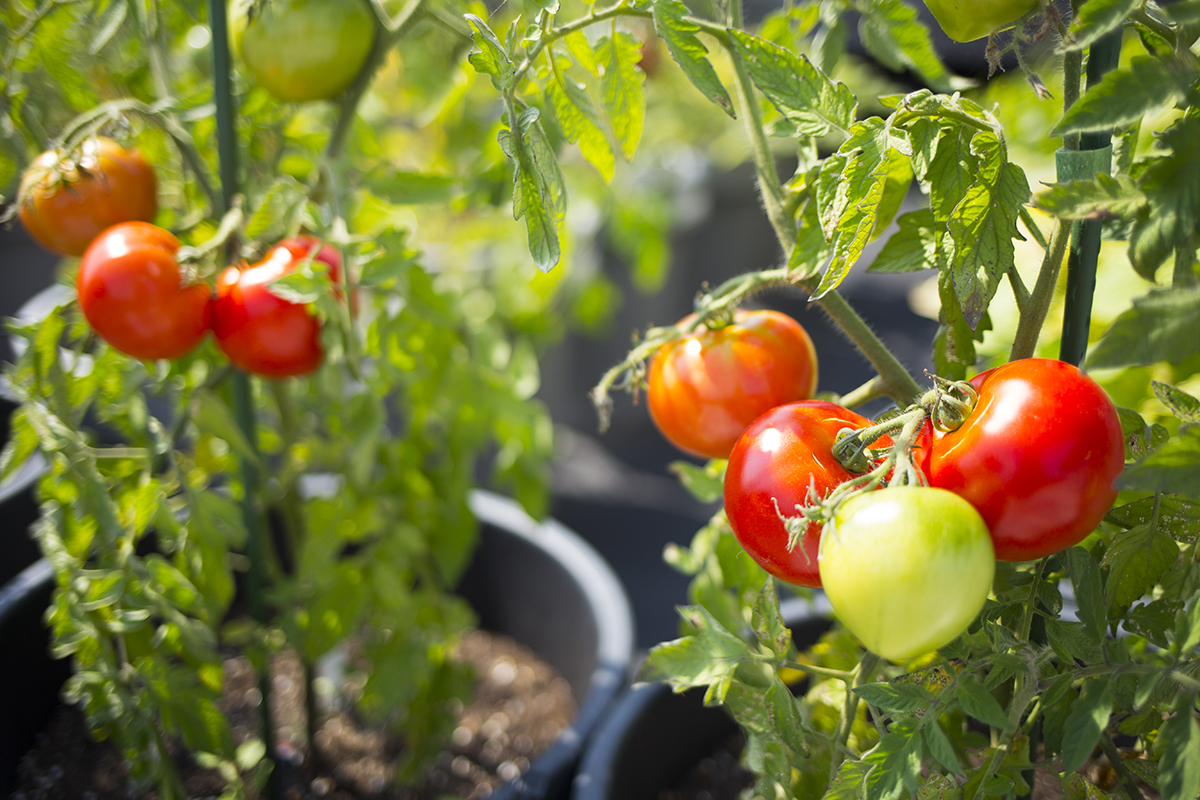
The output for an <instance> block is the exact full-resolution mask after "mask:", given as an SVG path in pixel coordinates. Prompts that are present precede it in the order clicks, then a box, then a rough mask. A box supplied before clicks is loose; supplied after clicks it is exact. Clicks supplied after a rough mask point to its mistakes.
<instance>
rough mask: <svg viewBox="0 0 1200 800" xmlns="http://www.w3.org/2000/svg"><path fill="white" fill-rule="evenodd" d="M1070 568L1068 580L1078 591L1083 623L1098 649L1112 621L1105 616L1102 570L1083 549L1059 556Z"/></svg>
mask: <svg viewBox="0 0 1200 800" xmlns="http://www.w3.org/2000/svg"><path fill="white" fill-rule="evenodd" d="M1059 558H1061V559H1062V560H1063V563H1064V564H1065V565H1066V567H1067V576H1068V577H1069V578H1070V579H1071V585H1072V586H1073V587H1074V588H1075V602H1076V603H1077V604H1078V606H1079V621H1080V622H1082V623H1083V626H1084V630H1086V631H1087V634H1088V636H1089V637H1090V638H1091V639H1092V640H1093V641H1094V642H1095V643H1096V645H1097V646H1099V645H1100V643H1101V642H1103V641H1104V631H1105V629H1106V628H1107V627H1108V618H1107V617H1106V616H1105V613H1104V591H1103V589H1102V588H1101V582H1100V567H1099V565H1097V564H1096V559H1095V558H1093V557H1092V554H1091V553H1089V552H1088V551H1087V550H1084V549H1083V548H1082V547H1072V548H1070V549H1069V550H1064V551H1063V552H1062V553H1060V554H1059Z"/></svg>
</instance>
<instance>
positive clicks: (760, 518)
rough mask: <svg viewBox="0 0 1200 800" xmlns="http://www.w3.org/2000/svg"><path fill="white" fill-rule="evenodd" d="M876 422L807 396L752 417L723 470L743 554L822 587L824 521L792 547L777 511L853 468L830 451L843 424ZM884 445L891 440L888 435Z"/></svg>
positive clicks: (791, 510) (787, 510)
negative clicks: (819, 561)
mask: <svg viewBox="0 0 1200 800" xmlns="http://www.w3.org/2000/svg"><path fill="white" fill-rule="evenodd" d="M870 424H871V422H870V420H868V419H867V418H866V417H863V416H860V415H859V414H855V413H854V412H853V411H849V410H847V409H845V408H842V407H841V406H839V405H836V404H835V403H826V402H824V401H819V400H808V401H804V402H799V403H788V404H786V405H782V406H778V407H776V408H773V409H771V410H770V411H768V412H767V413H765V414H763V415H762V416H761V417H759V418H758V419H756V420H754V422H753V423H751V424H750V426H749V427H748V428H746V430H745V432H744V433H742V435H741V437H740V438H739V439H738V441H737V444H736V445H735V446H734V448H733V452H732V453H731V454H730V456H729V464H728V466H727V467H726V468H725V492H724V496H725V513H726V514H727V515H728V516H729V524H730V526H731V527H732V528H733V532H734V534H735V535H736V536H737V538H738V541H739V542H741V544H742V547H744V548H746V552H747V553H749V554H750V556H751V558H753V559H754V560H755V561H756V562H758V564H759V566H761V567H762V568H763V569H765V570H766V571H767V572H769V573H771V574H772V575H774V576H775V577H777V578H779V579H780V580H784V581H787V582H788V583H794V584H796V585H798V586H813V587H817V586H820V585H821V576H820V572H819V570H818V568H817V552H818V547H819V545H820V541H821V525H820V523H818V522H810V523H809V524H808V525H807V526H806V527H805V530H804V534H803V538H802V539H801V541H800V542H799V543H798V544H797V545H796V547H795V548H792V549H789V548H788V532H787V530H786V529H785V527H784V524H783V521H782V520H781V519H780V518H779V514H780V513H783V514H786V515H789V516H792V515H795V513H796V507H797V506H805V505H810V504H811V502H812V500H813V497H812V495H815V496H816V498H817V499H820V498H824V497H825V496H826V495H827V494H829V492H831V491H832V490H833V489H835V488H836V487H837V486H839V485H840V484H842V483H845V482H846V481H848V480H851V479H852V478H853V477H854V474H853V473H852V472H850V471H849V470H847V469H846V468H845V467H843V466H842V465H841V464H840V463H839V462H838V460H837V459H836V458H834V456H833V445H834V442H835V441H836V440H837V435H838V433H839V432H840V431H841V430H842V429H843V428H850V429H857V428H865V427H867V426H868V425H870ZM876 444H877V446H879V447H887V446H890V445H891V439H889V438H887V437H884V438H882V439H881V440H880V441H879V442H877V443H876Z"/></svg>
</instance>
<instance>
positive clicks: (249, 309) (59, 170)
mask: <svg viewBox="0 0 1200 800" xmlns="http://www.w3.org/2000/svg"><path fill="white" fill-rule="evenodd" d="M156 213H157V198H156V186H155V173H154V168H153V167H152V166H151V165H150V164H149V163H147V162H146V160H145V159H144V158H143V157H142V155H141V154H140V153H138V152H137V151H136V150H126V149H124V148H122V147H121V146H120V145H119V144H117V143H116V142H114V141H112V140H110V139H105V138H97V139H93V140H89V141H88V142H86V143H85V144H84V145H82V147H81V148H80V150H79V154H78V156H77V157H75V158H73V159H67V158H65V156H64V154H62V153H58V152H55V151H48V152H47V153H44V154H43V155H42V156H40V157H39V158H38V159H37V160H36V161H35V162H34V164H33V165H32V166H31V167H30V169H29V170H27V171H26V174H25V176H24V179H23V180H22V185H21V205H20V216H21V221H22V223H23V224H24V225H25V227H26V228H27V229H28V230H29V232H30V234H31V235H32V236H33V237H34V238H35V239H37V240H38V241H39V242H41V243H42V244H43V245H45V246H46V247H48V248H49V249H51V250H54V251H56V252H58V253H62V254H64V255H79V256H82V258H81V260H80V263H79V273H78V276H77V278H76V283H75V286H76V291H77V294H78V297H79V306H80V309H81V310H82V311H83V315H84V317H85V318H86V319H87V321H88V324H89V325H91V327H92V329H93V330H94V331H95V332H96V334H97V335H99V336H100V337H101V338H102V339H104V340H105V341H106V342H108V343H109V344H110V345H112V346H113V347H114V348H116V349H117V350H120V351H121V352H122V353H125V354H127V355H130V356H133V357H135V358H141V359H158V358H178V357H180V356H183V355H186V354H187V353H189V352H191V351H192V350H193V349H194V348H195V347H196V346H197V345H199V344H200V342H201V341H202V340H203V339H204V337H205V335H206V334H207V333H208V332H209V330H211V331H212V332H213V336H214V338H215V339H216V342H217V345H218V346H219V347H220V348H221V350H222V351H223V352H224V353H225V354H226V355H227V356H228V357H229V360H230V361H232V362H233V363H234V364H236V365H237V366H239V367H241V368H242V369H244V370H246V371H248V372H253V373H255V374H258V375H264V376H268V377H274V378H282V377H289V376H293V375H303V374H306V373H309V372H312V371H313V370H315V369H316V368H317V367H318V366H319V365H320V363H321V359H322V356H323V351H322V348H321V323H320V321H319V320H318V318H317V317H316V316H315V315H314V314H313V313H312V312H311V311H310V310H309V309H308V308H307V307H306V306H305V305H304V304H299V303H292V302H290V301H288V300H285V299H283V298H281V297H278V296H277V295H275V294H272V293H271V291H270V290H269V289H268V288H267V286H268V284H269V283H270V282H271V281H273V280H275V279H276V278H279V277H281V276H283V275H285V274H287V273H289V272H292V271H293V270H295V269H296V268H297V267H298V266H299V265H300V264H302V263H303V262H304V261H305V260H306V259H308V258H309V257H310V252H311V251H312V250H313V249H314V248H318V247H319V249H318V250H317V252H316V254H315V255H313V256H311V258H312V259H313V260H314V261H320V262H323V263H324V264H325V265H327V268H328V271H329V277H330V280H331V281H333V282H334V283H335V284H336V283H337V282H338V281H339V280H340V275H341V256H340V255H339V253H338V251H337V250H336V249H335V248H333V247H331V246H328V245H326V246H320V242H319V241H318V240H317V239H315V238H314V237H311V236H300V237H297V238H296V239H289V240H286V241H282V242H280V243H279V244H277V245H275V246H274V247H273V248H271V249H270V250H269V251H268V252H267V254H266V257H265V258H264V259H263V260H262V261H261V262H259V263H257V264H255V265H253V266H249V267H246V266H244V265H243V266H242V267H240V268H239V267H229V268H228V269H226V270H225V271H224V272H223V273H222V274H221V275H220V277H219V278H218V280H217V291H216V295H215V296H214V294H213V292H212V290H211V289H210V288H209V286H208V285H207V284H206V283H204V282H202V281H197V282H193V283H188V282H187V281H186V279H185V276H184V273H183V271H182V270H181V269H180V264H179V261H178V260H177V258H176V254H177V253H178V251H179V248H180V243H179V240H178V239H177V238H175V236H174V234H172V233H171V232H170V231H167V230H164V229H163V228H159V227H157V226H156V225H153V224H151V222H150V220H153V219H154V217H155V215H156Z"/></svg>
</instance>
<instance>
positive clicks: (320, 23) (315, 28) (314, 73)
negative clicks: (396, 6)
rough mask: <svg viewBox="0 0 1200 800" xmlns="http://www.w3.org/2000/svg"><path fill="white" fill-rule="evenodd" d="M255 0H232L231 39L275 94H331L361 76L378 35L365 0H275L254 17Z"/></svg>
mask: <svg viewBox="0 0 1200 800" xmlns="http://www.w3.org/2000/svg"><path fill="white" fill-rule="evenodd" d="M252 1H253V0H233V2H231V3H230V9H229V38H230V44H231V46H232V49H233V51H234V52H235V53H236V54H237V55H238V56H239V57H240V58H241V60H242V63H243V64H245V65H246V69H247V70H249V72H250V74H251V75H253V76H254V79H255V81H257V82H258V84H259V85H261V86H262V87H263V88H265V89H266V90H267V91H269V92H270V93H271V94H273V95H275V96H276V97H278V98H280V99H282V100H290V101H292V102H297V103H301V102H306V101H309V100H329V99H332V98H334V97H337V96H338V95H339V94H341V93H342V92H343V91H345V89H346V88H347V87H348V86H349V85H350V84H351V83H352V82H353V81H354V79H355V78H356V77H358V74H359V72H361V71H362V69H363V66H364V65H365V64H366V61H367V58H368V56H370V54H371V49H372V47H373V46H374V44H375V35H376V31H375V18H374V14H373V13H372V11H371V8H370V6H369V5H368V4H367V1H366V0H275V2H273V3H271V4H269V5H266V6H263V8H262V10H261V12H260V13H259V14H257V15H256V16H254V17H253V18H251V17H250V6H251V4H252Z"/></svg>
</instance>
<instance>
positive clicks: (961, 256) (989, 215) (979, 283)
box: [947, 132, 1029, 330]
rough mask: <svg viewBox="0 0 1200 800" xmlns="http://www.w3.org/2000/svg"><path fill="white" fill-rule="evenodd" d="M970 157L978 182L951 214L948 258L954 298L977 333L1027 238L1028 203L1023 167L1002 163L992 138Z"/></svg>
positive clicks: (982, 139) (975, 143) (980, 138)
mask: <svg viewBox="0 0 1200 800" xmlns="http://www.w3.org/2000/svg"><path fill="white" fill-rule="evenodd" d="M971 153H972V154H973V155H975V156H976V157H977V159H978V161H977V164H978V171H977V173H976V180H975V182H974V183H972V184H971V186H970V187H969V188H968V189H967V191H966V194H965V195H964V196H963V199H962V200H961V201H960V202H959V203H958V205H956V206H955V207H954V210H953V211H952V212H951V213H950V219H949V230H950V237H949V239H948V240H947V243H948V244H952V245H953V248H952V250H951V251H950V253H949V254H948V258H949V261H950V262H951V264H952V267H951V274H952V275H953V278H954V293H955V294H956V295H957V296H958V299H959V302H960V303H961V304H962V310H963V316H964V317H965V319H966V321H967V324H968V325H970V326H971V329H972V330H974V329H975V328H976V327H977V326H978V325H979V321H980V319H982V317H983V314H984V312H985V311H986V310H987V307H988V304H989V303H991V300H992V296H993V295H995V293H996V289H997V288H998V287H999V285H1000V281H1001V280H1002V279H1003V277H1004V274H1005V273H1006V272H1008V270H1009V269H1010V268H1011V267H1012V266H1013V254H1014V247H1013V239H1020V240H1022V241H1023V240H1024V238H1025V237H1024V236H1022V235H1021V233H1020V231H1018V230H1017V215H1018V212H1019V211H1020V208H1021V206H1022V205H1024V203H1025V202H1026V201H1027V200H1028V199H1029V182H1028V181H1027V180H1026V178H1025V172H1024V171H1023V170H1022V169H1021V168H1020V167H1018V166H1016V165H1015V164H1010V163H1007V162H1005V161H1004V157H1003V148H1002V146H1001V143H1000V140H999V139H998V138H996V136H995V135H994V134H991V133H983V132H981V133H978V134H976V135H975V136H974V138H972V140H971Z"/></svg>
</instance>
